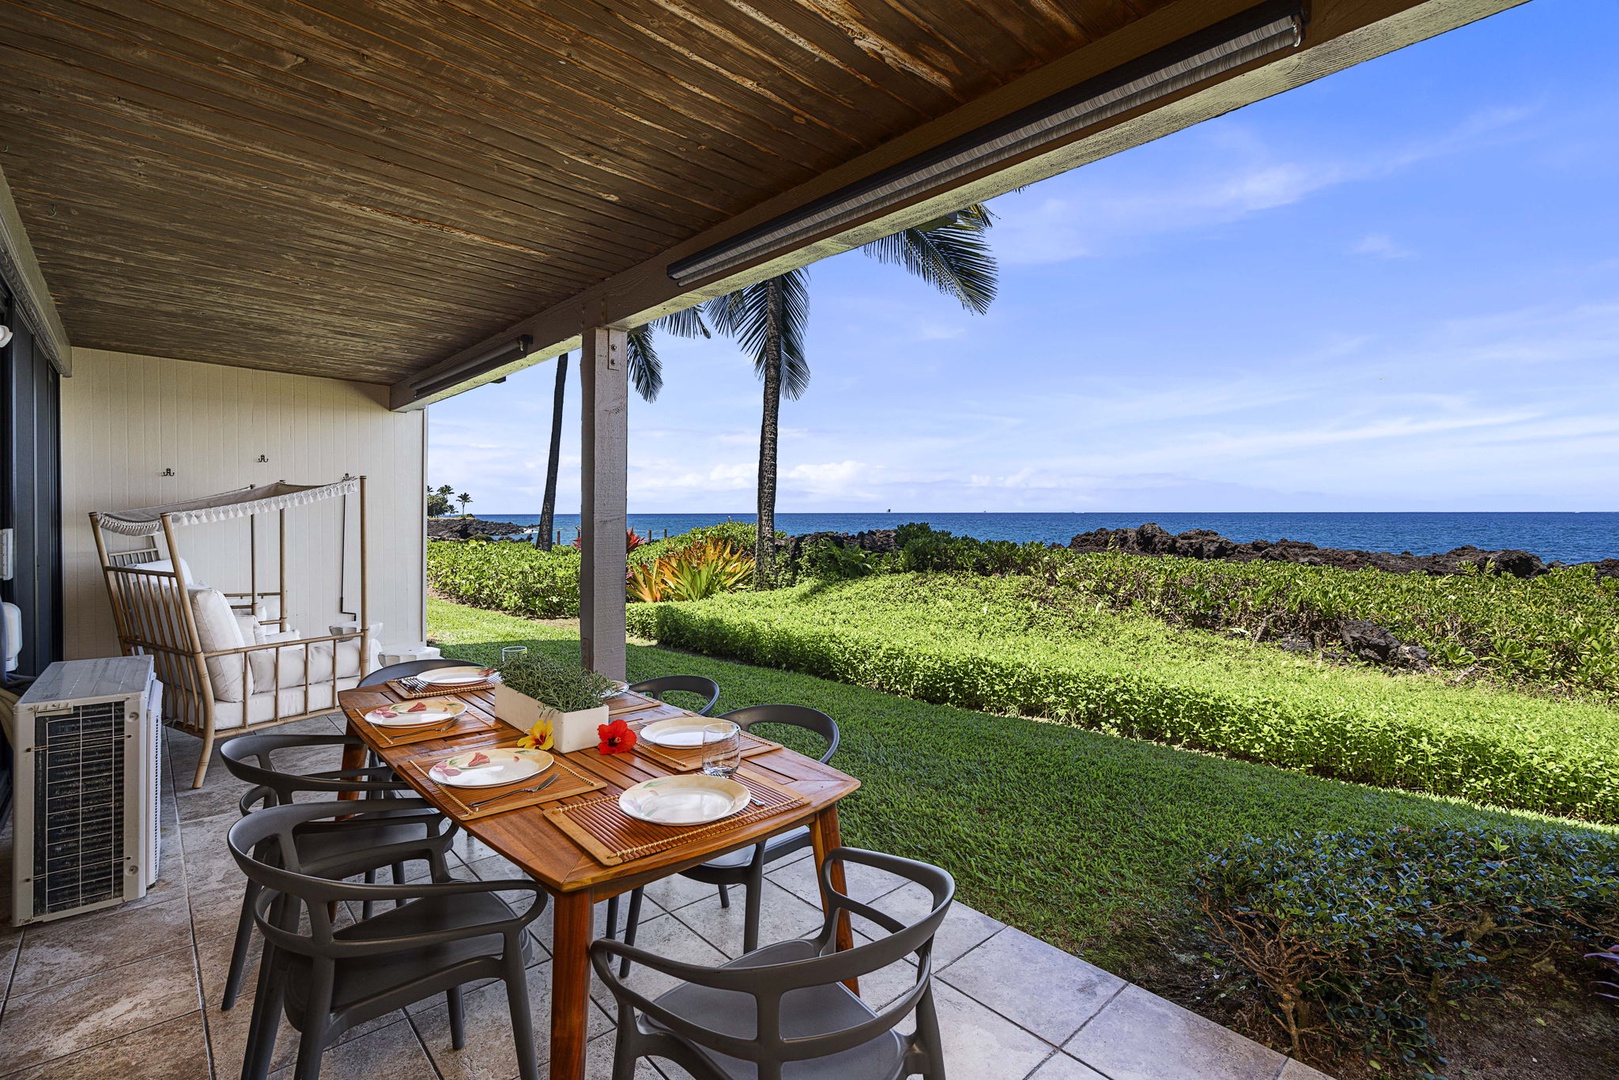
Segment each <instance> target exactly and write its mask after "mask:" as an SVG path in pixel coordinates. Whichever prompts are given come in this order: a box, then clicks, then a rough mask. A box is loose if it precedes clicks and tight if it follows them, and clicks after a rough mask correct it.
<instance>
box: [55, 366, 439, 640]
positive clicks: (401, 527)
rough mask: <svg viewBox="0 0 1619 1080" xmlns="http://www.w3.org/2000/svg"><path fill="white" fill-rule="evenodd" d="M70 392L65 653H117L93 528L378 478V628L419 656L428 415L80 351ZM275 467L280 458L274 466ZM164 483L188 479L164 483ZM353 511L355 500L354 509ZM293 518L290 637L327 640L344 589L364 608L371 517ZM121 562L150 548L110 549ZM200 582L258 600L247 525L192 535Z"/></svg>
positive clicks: (373, 494)
mask: <svg viewBox="0 0 1619 1080" xmlns="http://www.w3.org/2000/svg"><path fill="white" fill-rule="evenodd" d="M73 361H74V363H73V377H72V378H70V379H63V380H62V546H63V571H64V605H63V606H64V609H65V610H64V622H65V624H66V634H65V642H64V646H65V652H66V655H67V656H68V657H70V658H76V657H86V656H106V655H112V654H115V653H116V652H117V649H118V645H117V636H116V634H115V633H114V630H113V623H112V614H111V611H110V610H109V608H108V605H107V594H106V589H105V586H104V585H103V583H102V579H101V572H100V569H99V564H98V563H97V561H96V553H95V542H94V539H93V538H92V536H91V532H90V522H89V517H88V516H87V515H88V514H89V512H90V511H92V510H117V509H125V508H130V507H136V506H150V505H153V504H156V503H167V502H174V501H176V500H179V499H188V498H194V497H196V496H199V495H208V494H212V493H214V492H218V491H227V490H229V489H231V488H237V487H246V486H248V485H250V484H263V483H268V482H270V481H274V480H286V481H289V482H291V483H300V484H311V483H325V482H329V481H332V480H337V479H340V478H341V477H342V476H343V474H344V473H354V474H356V475H359V474H364V475H365V476H366V477H367V486H368V492H367V494H368V498H369V514H368V525H369V528H370V578H371V581H370V585H371V598H370V600H371V619H372V621H373V622H376V621H380V622H381V623H382V624H383V627H382V640H383V641H384V642H386V643H389V644H405V643H411V642H419V641H421V640H422V637H423V635H424V634H425V629H424V627H423V625H422V621H423V589H424V584H423V566H424V542H423V509H424V507H423V501H424V493H423V488H424V485H425V483H426V481H425V477H424V463H423V455H424V452H425V445H424V439H425V434H426V412H425V411H416V412H409V413H393V412H389V411H388V408H387V404H386V402H387V388H386V387H380V386H371V385H366V384H362V383H351V382H342V381H338V380H335V379H319V378H310V377H307V376H301V375H284V374H279V373H275V372H265V371H251V370H247V369H244V368H232V367H223V366H220V365H216V364H198V363H192V362H189V361H184V360H169V359H163V358H158V357H149V356H133V355H129V354H125V353H114V352H102V351H99V350H93V349H75V350H74V354H73ZM260 455H263V456H265V457H267V458H268V459H269V461H268V462H264V463H261V462H260V461H259V460H258V459H259V456H260ZM165 469H173V470H174V472H175V475H174V476H172V477H166V476H163V475H162V473H163V471H164V470H165ZM349 501H350V502H351V503H355V502H357V500H353V499H351V500H349ZM343 525H344V521H343V514H342V510H341V503H340V502H339V501H338V500H332V501H330V502H326V503H318V504H315V505H312V506H308V507H301V508H298V509H295V510H289V511H288V512H287V539H288V542H287V579H288V589H289V597H288V611H289V614H290V618H291V622H290V625H291V626H292V627H293V628H294V629H298V630H301V631H303V632H304V633H305V634H306V635H313V634H324V633H326V628H327V627H328V626H329V625H330V624H331V623H333V622H339V621H344V619H343V618H342V617H340V613H339V605H338V597H339V592H340V590H341V591H343V592H346V594H347V606H348V609H349V611H351V612H357V611H358V610H359V602H360V601H359V597H360V589H359V558H358V552H359V545H358V534H357V528H358V507H357V506H354V505H351V506H350V507H349V509H348V521H347V526H348V531H349V535H348V551H349V557H348V561H347V569H346V573H345V572H344V570H343V565H344V564H343V563H342V561H341V560H340V558H339V553H340V550H341V548H340V531H341V529H342V528H343ZM111 539H112V542H113V543H114V544H117V545H119V550H123V549H127V548H133V547H136V546H139V545H138V543H137V541H135V540H134V539H133V538H127V537H112V538H111ZM177 539H178V542H179V544H180V546H181V555H182V556H183V557H184V558H185V560H186V562H187V563H188V564H190V566H191V572H192V575H193V576H194V577H195V578H196V579H197V580H199V581H204V582H207V583H208V584H209V585H213V586H215V587H217V588H220V589H223V590H225V591H227V592H232V591H244V592H245V591H246V590H247V586H248V546H249V545H248V523H247V522H246V521H245V520H243V521H228V522H219V523H216V524H211V525H202V526H196V527H193V528H189V529H186V530H184V531H183V532H181V533H180V534H179V535H178V537H177ZM276 562H277V554H276V547H275V519H274V516H273V515H267V516H266V517H265V518H263V519H262V520H261V521H260V523H259V581H260V588H261V589H262V588H267V587H271V586H273V583H274V581H275V575H276Z"/></svg>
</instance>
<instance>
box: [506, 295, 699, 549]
mask: <svg viewBox="0 0 1619 1080" xmlns="http://www.w3.org/2000/svg"><path fill="white" fill-rule="evenodd" d="M654 328H656V329H660V330H667V331H668V332H669V333H671V334H674V335H676V336H677V337H697V336H698V335H699V334H701V335H702V336H703V337H708V327H707V326H704V325H703V316H702V314H701V312H699V311H698V310H697V309H696V308H687V309H686V310H685V311H677V312H675V313H674V314H673V315H665V316H664V317H663V318H661V319H656V320H654V321H652V322H650V323H647V324H646V325H644V326H637V327H636V328H635V329H634V330H631V331H630V332H629V340H628V342H627V345H626V350H625V352H626V356H625V359H626V360H627V361H628V363H629V375H630V382H631V384H632V385H634V387H635V392H636V393H637V394H640V395H641V399H642V400H643V401H648V402H651V401H656V400H657V398H658V391H660V390H662V389H663V361H662V360H660V359H659V358H658V350H657V346H656V345H654V344H653V341H652V337H653V330H654ZM583 362H584V361H583V359H582V358H581V360H580V363H583ZM567 382H568V354H567V353H563V354H562V355H561V356H559V357H557V384H556V390H555V392H554V393H553V394H552V396H551V453H550V456H549V458H548V459H547V460H546V463H545V496H544V498H543V499H542V501H541V502H540V524H539V528H538V532H536V533H535V536H534V546H535V547H538V548H540V549H542V550H544V551H550V550H551V539H552V536H551V534H552V532H553V531H554V530H555V527H556V526H555V521H556V512H557V458H558V456H559V454H560V453H561V450H562V403H563V400H564V398H565V397H566V396H567V390H566V388H567Z"/></svg>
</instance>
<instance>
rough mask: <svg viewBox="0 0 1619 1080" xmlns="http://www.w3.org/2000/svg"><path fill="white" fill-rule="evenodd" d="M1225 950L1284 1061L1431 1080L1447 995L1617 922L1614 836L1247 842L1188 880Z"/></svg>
mask: <svg viewBox="0 0 1619 1080" xmlns="http://www.w3.org/2000/svg"><path fill="white" fill-rule="evenodd" d="M1195 887H1196V891H1197V894H1198V898H1199V901H1200V903H1201V906H1202V909H1203V912H1204V914H1205V915H1206V916H1207V918H1208V920H1209V924H1210V925H1211V927H1212V929H1213V931H1214V938H1215V940H1216V942H1217V943H1218V945H1219V948H1220V950H1221V952H1222V953H1223V955H1224V956H1225V957H1227V958H1228V959H1229V960H1230V961H1231V962H1233V963H1235V964H1236V965H1237V966H1239V967H1240V968H1242V969H1244V970H1245V971H1246V972H1247V973H1248V976H1249V977H1250V978H1251V979H1252V981H1253V983H1254V985H1255V987H1256V988H1257V989H1258V990H1259V991H1260V993H1261V995H1262V998H1263V1000H1264V1002H1265V1003H1266V1006H1267V1007H1268V1009H1269V1011H1270V1013H1271V1015H1272V1017H1273V1018H1274V1019H1275V1021H1276V1022H1277V1024H1279V1025H1280V1027H1281V1029H1282V1031H1283V1032H1284V1033H1285V1035H1286V1038H1287V1040H1288V1042H1289V1044H1290V1047H1291V1050H1292V1053H1293V1055H1294V1056H1295V1057H1301V1058H1306V1059H1314V1060H1318V1061H1329V1062H1330V1061H1332V1060H1334V1059H1338V1058H1341V1057H1342V1056H1343V1055H1345V1054H1346V1053H1351V1052H1359V1053H1362V1054H1364V1055H1365V1056H1366V1058H1367V1060H1368V1063H1369V1064H1372V1065H1373V1066H1375V1067H1377V1068H1388V1067H1390V1066H1392V1067H1394V1068H1395V1069H1396V1070H1398V1071H1404V1072H1407V1073H1414V1074H1416V1075H1420V1076H1424V1077H1432V1076H1434V1075H1435V1071H1436V1070H1437V1069H1438V1068H1440V1067H1441V1066H1442V1065H1443V1063H1444V1062H1443V1059H1442V1058H1440V1057H1439V1055H1438V1053H1437V1051H1436V1049H1435V1046H1434V1042H1433V1039H1432V1037H1431V1036H1430V1035H1429V1032H1428V1027H1427V1014H1428V1010H1429V1008H1430V1007H1431V1006H1432V1005H1434V1004H1435V1003H1436V1002H1438V1001H1439V1000H1441V999H1442V998H1444V999H1454V998H1456V997H1458V996H1461V995H1464V994H1468V993H1473V992H1476V991H1479V990H1482V989H1486V988H1489V987H1492V986H1494V985H1497V969H1499V968H1500V967H1501V965H1502V962H1503V961H1505V960H1508V959H1510V958H1512V957H1514V956H1516V955H1520V954H1521V953H1522V952H1524V951H1526V950H1527V949H1528V948H1530V947H1533V948H1534V949H1535V950H1536V951H1539V952H1546V951H1548V950H1552V949H1559V948H1560V949H1562V950H1564V951H1565V952H1566V953H1567V954H1568V955H1570V956H1572V955H1575V954H1576V948H1575V947H1576V946H1577V945H1578V944H1579V943H1583V942H1591V941H1596V940H1601V939H1603V938H1604V937H1606V936H1609V935H1611V934H1613V933H1614V931H1615V930H1619V840H1615V839H1612V838H1601V837H1595V836H1592V835H1590V834H1582V833H1573V832H1568V831H1563V830H1555V829H1554V830H1535V831H1528V830H1525V831H1499V830H1490V831H1485V830H1483V829H1477V828H1472V829H1447V828H1408V827H1401V828H1395V829H1391V830H1386V831H1371V832H1360V831H1351V832H1340V833H1326V834H1321V835H1316V836H1298V835H1294V836H1292V837H1289V838H1284V839H1254V838H1249V839H1246V840H1244V841H1242V842H1240V843H1238V844H1235V845H1233V846H1231V847H1228V848H1226V849H1225V850H1223V851H1221V852H1219V853H1217V854H1214V855H1212V856H1210V857H1209V858H1208V860H1207V861H1205V862H1204V864H1203V865H1202V867H1201V868H1200V869H1199V870H1198V872H1197V874H1196V877H1195Z"/></svg>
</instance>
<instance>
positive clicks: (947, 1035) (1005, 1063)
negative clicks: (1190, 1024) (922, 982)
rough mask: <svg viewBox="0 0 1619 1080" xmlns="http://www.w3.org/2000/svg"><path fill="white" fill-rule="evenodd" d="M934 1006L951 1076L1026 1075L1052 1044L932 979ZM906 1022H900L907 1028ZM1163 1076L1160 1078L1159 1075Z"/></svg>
mask: <svg viewBox="0 0 1619 1080" xmlns="http://www.w3.org/2000/svg"><path fill="white" fill-rule="evenodd" d="M933 1000H934V1007H935V1008H936V1009H937V1011H938V1014H939V1033H940V1038H941V1039H942V1041H943V1042H944V1060H945V1071H946V1074H947V1075H951V1076H973V1077H978V1076H981V1077H984V1078H985V1080H989V1078H991V1077H993V1078H996V1080H1000V1078H1002V1077H1005V1078H1007V1080H1012V1078H1014V1077H1017V1078H1021V1077H1024V1076H1027V1075H1028V1074H1029V1073H1030V1072H1031V1071H1032V1070H1033V1069H1034V1067H1035V1066H1036V1065H1039V1064H1040V1063H1041V1062H1042V1061H1044V1060H1045V1059H1046V1057H1047V1056H1048V1055H1050V1053H1051V1051H1052V1049H1053V1048H1052V1047H1051V1046H1049V1045H1048V1044H1046V1043H1045V1042H1043V1041H1042V1040H1040V1039H1037V1038H1035V1037H1034V1036H1033V1035H1030V1034H1029V1033H1028V1032H1027V1031H1024V1030H1023V1029H1022V1028H1020V1027H1018V1026H1017V1025H1016V1024H1014V1023H1012V1022H1011V1021H1010V1020H1007V1019H1006V1018H1005V1017H1002V1016H1000V1015H998V1014H996V1013H995V1012H993V1011H991V1010H989V1009H986V1008H984V1007H983V1006H982V1005H980V1004H978V1002H976V1001H974V1000H972V999H971V998H969V997H967V996H966V995H965V994H963V993H961V992H959V991H957V990H955V989H953V988H952V987H950V986H948V985H946V984H944V983H941V982H939V980H937V979H935V980H933ZM910 1027H911V1025H910V1024H904V1025H901V1028H900V1030H902V1031H907V1030H909V1029H910ZM1159 1080H1164V1078H1162V1077H1161V1078H1159Z"/></svg>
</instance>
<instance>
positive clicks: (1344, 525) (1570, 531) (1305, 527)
mask: <svg viewBox="0 0 1619 1080" xmlns="http://www.w3.org/2000/svg"><path fill="white" fill-rule="evenodd" d="M478 516H479V517H482V518H484V519H486V520H488V521H509V522H512V523H513V524H516V525H526V526H529V527H530V529H531V530H532V528H533V526H534V525H536V524H537V523H538V522H539V520H540V516H539V515H538V514H492V513H491V514H484V513H480V514H479V515H478ZM752 520H753V515H752V514H631V515H629V523H630V528H632V529H634V530H635V531H636V532H637V533H640V534H641V535H642V536H648V535H650V536H653V537H662V536H663V535H664V534H665V533H666V532H667V534H668V535H670V536H673V535H675V534H676V533H681V532H685V531H686V530H687V529H691V528H695V527H696V526H698V525H713V524H715V523H716V522H721V521H748V522H751V521H752ZM910 521H925V522H927V523H928V524H929V525H931V526H933V527H934V528H935V529H945V530H948V531H949V532H952V533H955V534H956V535H958V536H975V537H977V538H978V539H980V540H1016V541H1018V542H1020V543H1023V542H1027V541H1030V540H1036V541H1039V542H1040V543H1043V544H1066V543H1068V541H1069V540H1071V539H1072V538H1073V537H1074V536H1075V534H1077V533H1082V532H1089V531H1090V530H1092V529H1100V528H1103V527H1106V528H1109V529H1121V528H1133V527H1134V526H1137V525H1140V524H1142V523H1143V522H1147V521H1156V522H1157V523H1158V524H1159V525H1161V526H1163V527H1164V528H1165V529H1168V530H1169V531H1170V532H1173V533H1180V532H1185V531H1186V530H1188V529H1213V530H1214V531H1215V532H1217V533H1219V534H1220V535H1221V536H1225V537H1229V538H1230V539H1232V540H1236V541H1238V542H1244V541H1248V540H1281V539H1287V540H1307V541H1309V542H1310V543H1312V544H1317V545H1319V546H1321V547H1334V548H1359V549H1362V550H1365V551H1393V552H1401V551H1409V552H1411V553H1412V554H1415V555H1428V554H1431V553H1433V552H1439V551H1449V550H1451V549H1452V548H1458V547H1462V546H1463V545H1466V544H1472V545H1473V546H1474V547H1480V548H1484V549H1486V550H1498V549H1500V548H1518V549H1521V550H1523V551H1529V552H1533V553H1534V554H1536V555H1539V556H1540V557H1541V558H1542V559H1545V560H1547V561H1548V562H1549V561H1551V560H1553V559H1560V560H1562V561H1563V562H1568V563H1574V562H1593V561H1595V560H1598V559H1612V558H1619V513H1609V512H1602V513H1529V512H1524V513H1365V514H1350V513H1310V514H1220V513H1210V514H1184V513H1170V512H1165V513H1161V514H1147V513H1141V514H1105V513H1094V514H997V513H977V514H961V513H923V512H920V511H897V512H891V513H886V514H777V515H776V528H777V529H780V530H781V531H783V532H786V533H788V534H791V535H798V534H802V533H809V532H846V533H853V532H861V531H863V530H866V529H892V528H895V527H896V526H899V525H903V524H905V523H906V522H910ZM556 524H557V528H558V530H560V531H561V533H562V539H563V541H564V542H566V541H568V540H571V539H572V538H573V537H574V536H577V535H578V530H579V515H578V514H558V515H557V520H556ZM531 535H532V533H531Z"/></svg>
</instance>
